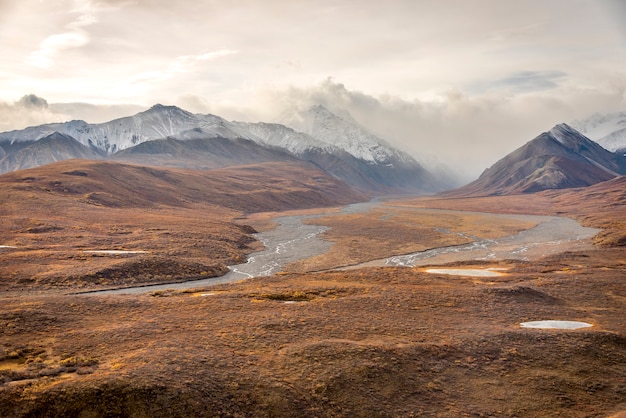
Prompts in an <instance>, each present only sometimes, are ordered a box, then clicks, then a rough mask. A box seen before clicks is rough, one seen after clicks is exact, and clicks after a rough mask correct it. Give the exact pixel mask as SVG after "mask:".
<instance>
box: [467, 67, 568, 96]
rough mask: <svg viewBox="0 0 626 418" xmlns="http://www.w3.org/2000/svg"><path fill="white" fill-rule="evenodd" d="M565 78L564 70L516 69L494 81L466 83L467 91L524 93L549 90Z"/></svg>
mask: <svg viewBox="0 0 626 418" xmlns="http://www.w3.org/2000/svg"><path fill="white" fill-rule="evenodd" d="M566 79H567V73H565V72H564V71H557V70H553V71H517V72H514V73H512V74H510V75H507V76H506V77H503V78H500V79H496V80H494V81H484V80H483V81H477V82H474V83H471V84H469V85H468V88H467V90H468V92H471V93H484V92H487V91H489V90H502V91H508V92H511V93H526V92H533V91H541V90H549V89H554V88H557V87H558V86H559V84H560V83H561V82H562V81H565V80H566Z"/></svg>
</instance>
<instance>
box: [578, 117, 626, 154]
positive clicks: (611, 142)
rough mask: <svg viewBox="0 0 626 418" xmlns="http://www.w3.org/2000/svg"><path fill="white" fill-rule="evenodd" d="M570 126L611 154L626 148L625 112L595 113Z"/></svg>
mask: <svg viewBox="0 0 626 418" xmlns="http://www.w3.org/2000/svg"><path fill="white" fill-rule="evenodd" d="M571 125H572V126H573V127H574V128H576V129H577V130H578V131H580V132H581V133H583V134H584V135H585V136H587V137H588V138H590V139H592V140H594V141H596V142H597V143H598V144H600V145H602V146H603V147H604V148H605V149H607V150H609V151H611V152H615V151H617V150H619V149H624V148H626V112H614V113H605V114H600V113H596V114H594V115H591V116H590V117H588V118H586V119H582V120H576V121H574V122H572V123H571Z"/></svg>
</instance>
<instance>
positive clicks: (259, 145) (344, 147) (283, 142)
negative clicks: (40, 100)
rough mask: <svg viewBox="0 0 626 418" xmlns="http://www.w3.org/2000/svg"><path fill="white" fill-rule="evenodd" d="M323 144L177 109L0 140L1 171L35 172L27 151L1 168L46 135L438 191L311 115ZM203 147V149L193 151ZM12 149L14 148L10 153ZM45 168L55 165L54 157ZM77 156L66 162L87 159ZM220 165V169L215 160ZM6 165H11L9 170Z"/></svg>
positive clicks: (102, 147) (164, 159) (396, 156)
mask: <svg viewBox="0 0 626 418" xmlns="http://www.w3.org/2000/svg"><path fill="white" fill-rule="evenodd" d="M311 112H313V113H314V114H315V115H317V116H315V117H317V118H318V119H320V115H322V116H321V120H322V122H324V123H326V125H324V123H322V124H320V123H316V125H315V126H316V130H317V131H318V132H322V138H321V139H320V138H318V137H315V136H312V135H310V134H307V133H304V132H298V131H297V130H295V129H292V128H290V127H287V126H284V125H280V124H268V123H256V124H255V123H247V122H228V121H226V120H225V119H223V118H221V117H219V116H215V115H210V114H209V115H200V114H193V113H191V112H188V111H186V110H183V109H180V108H178V107H176V106H164V105H161V104H157V105H154V106H152V107H151V108H149V109H147V110H145V111H143V112H140V113H137V114H136V115H133V116H128V117H124V118H118V119H114V120H112V121H109V122H105V123H101V124H93V125H92V124H88V123H86V122H84V121H69V122H64V123H57V124H47V125H39V126H35V127H29V128H26V129H24V130H21V131H10V132H4V133H0V149H2V153H3V154H4V156H3V157H2V159H1V160H0V164H1V163H2V162H5V164H4V165H3V166H2V167H3V169H2V171H4V172H6V171H12V170H13V169H21V168H27V167H32V166H37V165H41V164H43V163H45V159H44V158H43V157H42V158H39V159H38V160H37V161H30V163H28V161H29V158H28V156H27V153H28V151H24V153H23V155H22V157H21V158H23V159H24V160H25V161H24V162H21V163H20V162H19V161H16V160H18V158H17V157H14V158H13V159H11V160H8V159H7V158H8V156H9V154H13V153H14V151H15V150H13V148H15V149H17V148H20V147H21V148H28V147H29V146H30V145H31V144H33V143H36V142H38V141H40V140H41V139H42V138H43V137H45V135H49V134H50V133H51V131H52V132H59V133H60V134H63V135H66V136H69V137H72V138H74V139H75V140H76V141H77V142H78V143H80V144H82V145H83V146H84V147H86V148H88V149H90V150H92V151H93V152H96V153H97V154H98V156H97V157H98V158H111V159H113V160H120V161H126V162H134V163H138V164H151V165H157V166H175V167H187V168H197V169H211V168H217V167H224V166H227V165H237V164H249V163H260V162H268V161H292V160H293V159H294V158H296V159H300V160H304V161H307V162H310V163H312V164H314V165H316V166H318V167H319V168H321V169H322V170H324V171H326V172H327V173H329V174H331V175H333V176H335V177H336V178H339V179H341V180H344V181H346V182H347V183H348V184H350V185H351V186H353V187H357V188H360V189H366V190H371V191H376V192H379V193H403V192H410V193H424V192H434V191H439V190H442V189H444V188H445V187H446V186H447V184H446V183H445V181H444V180H442V179H439V178H438V177H437V176H435V175H432V174H431V173H430V172H428V170H426V169H425V168H424V167H422V166H421V164H419V162H417V160H415V159H414V158H412V157H411V156H409V155H408V154H406V153H403V152H402V151H399V150H396V149H394V148H393V147H392V146H391V145H389V144H388V143H387V142H386V141H384V140H382V139H380V138H378V137H376V136H374V135H373V134H370V133H368V132H367V131H366V130H365V129H364V128H362V127H360V126H358V125H356V122H354V121H352V122H350V121H346V120H345V119H342V118H340V117H338V116H336V115H334V114H332V113H331V112H330V111H328V110H327V109H325V108H323V107H321V106H317V107H314V108H312V110H311ZM200 143H202V144H203V147H199V146H198V144H200ZM13 144H17V145H13ZM48 154H49V156H48V159H49V161H48V162H54V161H58V160H59V157H58V156H55V155H54V150H49V151H48ZM86 155H87V151H85V150H76V155H74V156H71V155H68V156H66V157H67V158H86ZM220 158H221V159H222V161H219V159H220ZM9 162H10V163H9Z"/></svg>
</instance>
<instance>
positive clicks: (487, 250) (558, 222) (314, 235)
mask: <svg viewBox="0 0 626 418" xmlns="http://www.w3.org/2000/svg"><path fill="white" fill-rule="evenodd" d="M378 204H380V203H379V202H377V201H376V200H373V201H370V202H366V203H356V204H352V205H348V206H346V207H344V208H343V209H342V210H341V211H340V212H338V214H341V215H343V214H354V213H362V212H366V211H368V210H370V209H372V208H373V207H375V206H376V205H378ZM413 210H415V211H416V212H419V211H428V212H431V213H432V211H441V213H442V214H444V213H446V214H449V213H465V214H467V213H471V212H460V211H451V210H443V209H441V210H437V209H420V208H414V209H413ZM474 213H479V212H474ZM481 214H482V213H481ZM488 215H489V216H493V217H499V218H507V219H518V220H523V221H532V222H537V223H538V224H537V226H535V227H534V228H530V229H528V230H524V231H521V232H519V233H517V234H513V235H509V236H506V237H502V238H498V239H480V238H477V237H472V236H468V235H464V234H459V235H461V236H466V237H467V238H469V239H472V241H473V242H471V243H468V244H462V245H455V246H450V247H442V248H435V249H431V250H426V251H421V252H416V253H412V254H405V255H397V256H394V257H390V258H386V259H381V260H374V261H370V262H367V263H362V264H358V265H355V266H349V267H346V268H359V267H367V266H380V265H388V266H405V267H412V266H416V265H423V264H437V263H445V262H451V261H464V260H479V259H482V260H498V259H505V258H508V259H527V258H528V257H530V256H535V255H547V254H550V253H552V252H554V253H556V252H562V251H563V250H564V248H565V247H567V248H575V247H576V246H577V245H582V240H585V239H587V238H591V237H593V236H594V235H595V234H597V233H598V232H599V231H600V230H599V229H595V228H586V227H583V226H581V225H580V224H578V222H576V221H575V220H573V219H570V218H562V217H556V216H538V215H499V214H488ZM322 216H329V215H328V214H319V215H301V216H283V217H279V218H275V219H274V221H275V222H276V223H277V227H276V228H274V229H272V230H270V231H266V232H261V233H258V234H255V235H254V236H255V238H256V239H258V240H260V241H261V242H262V243H263V244H264V246H265V248H264V249H263V250H262V251H259V252H256V253H252V254H250V255H249V257H248V260H247V262H246V263H243V264H238V265H234V266H229V268H230V272H229V273H227V274H225V275H224V276H221V277H213V278H208V279H200V280H191V281H186V282H181V283H169V284H158V285H147V286H138V287H129V288H123V289H114V290H102V291H94V292H85V293H83V294H84V295H112V294H137V293H146V292H153V291H157V290H165V289H177V290H183V289H189V288H194V287H203V286H207V285H215V284H222V283H230V282H236V281H239V280H243V279H248V278H252V277H258V276H268V275H271V274H275V273H277V272H279V271H281V269H282V268H283V267H284V266H286V265H288V264H290V263H293V262H296V261H298V260H303V259H306V258H309V257H313V256H315V255H319V254H323V253H325V252H326V251H328V249H329V248H330V247H331V246H332V243H331V242H329V241H325V240H323V239H320V238H319V237H318V235H319V234H321V233H322V232H324V231H325V230H327V229H328V228H327V227H324V226H319V225H306V224H304V223H303V221H305V220H308V219H314V218H319V217H322ZM441 232H444V233H452V232H450V231H446V230H441Z"/></svg>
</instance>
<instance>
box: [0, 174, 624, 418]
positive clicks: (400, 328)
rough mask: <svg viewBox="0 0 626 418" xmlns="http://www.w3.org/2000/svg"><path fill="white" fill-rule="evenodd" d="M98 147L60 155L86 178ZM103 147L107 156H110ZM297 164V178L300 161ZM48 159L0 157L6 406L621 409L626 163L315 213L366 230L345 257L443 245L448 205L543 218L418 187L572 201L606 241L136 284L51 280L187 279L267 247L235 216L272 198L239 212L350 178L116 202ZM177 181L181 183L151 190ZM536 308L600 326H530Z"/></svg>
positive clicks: (576, 413)
mask: <svg viewBox="0 0 626 418" xmlns="http://www.w3.org/2000/svg"><path fill="white" fill-rule="evenodd" d="M75 163H76V162H75ZM64 164H70V163H64ZM80 164H82V163H80ZM90 164H92V163H89V164H87V165H85V166H82V167H81V168H80V169H77V168H72V169H70V168H67V169H66V168H64V169H63V171H62V172H66V171H67V172H73V174H66V175H68V176H74V177H72V178H82V179H84V178H85V177H86V178H90V176H92V174H91V172H89V171H87V170H88V169H90V168H94V167H96V166H92V165H90ZM97 164H100V163H97ZM106 164H110V163H106ZM59 167H60V166H59ZM97 167H98V168H97V169H95V168H94V170H95V171H94V173H93V176H95V175H96V174H95V172H98V173H99V172H100V170H105V169H106V168H107V167H113V166H111V165H105V166H104V168H102V167H101V166H97ZM115 167H116V168H115V170H126V169H128V170H131V172H134V173H137V171H132V170H134V168H130V169H129V168H127V167H128V166H115ZM43 169H44V168H42V170H43ZM285 169H286V170H292V171H291V172H289V173H290V174H289V175H292V176H295V177H293V178H295V179H297V178H300V177H297V176H298V175H300V173H298V171H299V170H301V168H298V167H291V168H290V167H286V168H285ZM78 172H80V173H86V174H87V175H83V174H77V173H78ZM220 172H221V170H216V171H214V172H211V173H210V175H208V176H209V177H211V176H214V177H213V178H214V180H215V181H216V182H217V183H219V182H220V181H222V182H223V181H225V179H226V178H227V177H226V176H227V175H228V173H232V174H233V175H234V172H233V171H227V172H222V176H223V177H220V175H219V174H220ZM244 172H245V170H244ZM252 172H254V174H253V175H250V176H248V177H247V178H246V179H245V181H243V180H242V182H243V183H246V184H248V183H250V184H256V186H254V187H269V186H268V184H269V185H271V184H272V183H271V181H272V179H273V178H274V177H273V176H276V177H279V172H280V167H276V166H272V165H270V166H263V167H260V168H259V167H255V168H254V169H253V170H252ZM20 173H21V174H20ZM32 173H35V174H37V175H35V174H32ZM38 173H42V172H38V171H29V172H27V171H23V172H18V173H16V174H15V175H18V176H19V175H21V176H23V177H19V178H18V177H11V180H10V181H8V180H6V179H7V178H8V177H4V176H0V181H4V183H2V185H1V186H2V188H1V189H0V190H1V192H0V196H2V199H3V200H2V201H1V202H0V211H2V213H1V215H2V216H3V221H4V220H5V219H8V220H10V222H9V223H7V224H6V225H8V226H6V227H5V224H4V223H3V227H2V230H1V231H0V245H12V246H16V247H18V248H5V249H0V251H2V256H3V264H2V265H1V266H0V277H1V278H2V283H3V286H4V287H3V290H7V289H10V291H4V292H3V293H2V294H0V306H1V308H0V416H6V417H25V416H49V417H52V416H54V417H75V416H86V417H107V416H133V417H146V416H150V417H166V416H167V417H183V416H184V417H186V416H230V417H235V416H350V417H352V416H363V417H372V416H380V417H387V416H437V417H463V416H468V417H472V416H473V417H481V416H483V417H487V416H497V417H539V416H559V415H560V416H568V417H590V416H607V415H611V414H614V413H618V412H620V411H625V410H626V383H625V382H626V380H625V378H624V377H625V376H626V334H624V329H626V312H625V309H624V306H625V302H626V251H625V247H624V246H619V245H620V244H621V242H622V241H621V240H622V238H620V237H623V236H624V235H623V234H624V230H625V228H624V223H623V222H624V221H623V220H624V219H626V217H624V215H625V213H624V210H625V209H624V207H625V206H626V205H624V203H626V202H625V201H624V195H625V192H624V190H625V187H624V184H625V183H624V182H623V181H621V180H614V181H612V182H607V183H605V184H603V185H598V186H594V187H592V188H587V189H581V190H568V191H561V192H542V193H539V194H536V195H525V196H508V197H498V198H481V199H447V200H446V199H432V198H430V199H419V200H405V201H403V202H394V205H393V206H386V207H382V208H380V209H378V210H376V211H372V212H370V213H367V214H361V215H346V216H343V215H342V216H337V217H330V216H328V217H326V218H323V219H317V220H314V222H316V223H317V222H318V221H320V222H324V223H326V224H328V225H331V226H332V227H333V230H331V231H330V232H329V233H328V234H327V236H328V237H330V238H332V239H333V240H335V246H336V249H337V248H348V249H351V250H349V251H352V252H348V253H347V254H346V255H345V256H344V255H341V254H339V253H337V255H336V256H335V259H336V261H332V260H331V261H332V262H337V263H345V262H346V261H350V260H361V259H366V258H369V257H373V256H376V255H377V254H386V252H388V251H389V252H390V251H396V250H399V251H405V250H406V251H412V248H413V247H411V246H416V247H420V246H428V245H433V244H434V243H435V242H436V240H438V239H440V238H446V237H444V236H443V235H446V234H443V235H439V233H440V232H438V231H437V230H436V229H434V228H441V227H442V225H444V224H445V228H447V229H449V230H450V231H458V232H464V233H471V234H472V235H477V236H482V237H488V236H492V237H493V236H500V235H505V234H510V233H511V232H513V231H516V230H517V229H519V228H524V227H527V226H528V225H522V224H512V223H509V222H508V221H507V222H502V223H500V224H497V223H495V222H494V220H493V219H491V218H490V217H489V216H482V215H474V214H466V215H464V216H463V215H458V214H457V215H454V216H450V217H445V216H444V217H441V216H440V215H435V214H434V213H432V212H423V213H422V212H420V211H416V210H414V208H415V207H443V208H449V209H466V210H475V211H481V212H497V213H529V212H530V213H537V214H540V213H542V214H561V215H567V216H572V217H576V218H577V219H580V220H581V221H583V222H584V223H586V224H588V225H593V226H600V225H603V226H605V227H607V228H609V229H607V230H606V231H604V232H603V234H602V235H601V236H600V238H599V239H598V242H599V243H600V242H601V243H603V244H604V245H609V244H610V245H612V247H605V248H602V249H597V250H591V251H585V252H576V253H563V254H558V255H556V256H550V257H544V258H541V259H535V260H532V261H530V262H526V261H502V262H494V263H490V262H487V261H476V260H474V261H471V262H466V263H457V264H456V265H457V266H459V265H463V266H466V267H469V266H472V267H477V268H487V267H496V268H504V269H507V270H506V271H505V273H506V274H503V275H501V276H497V277H485V278H480V277H465V276H447V275H439V274H428V273H426V272H424V271H423V269H422V268H413V269H410V268H366V269H358V270H351V271H329V272H318V273H281V274H278V275H274V276H271V277H262V278H256V279H251V280H247V281H243V282H240V283H235V284H230V285H218V286H213V287H210V288H204V289H192V290H188V291H174V290H165V291H158V292H152V293H148V294H144V295H138V296H130V295H119V296H85V295H82V296H79V295H67V294H62V293H61V292H59V291H50V290H46V289H49V288H50V287H52V286H59V285H62V286H66V287H65V292H66V293H67V292H69V291H70V290H71V289H75V288H79V287H94V286H102V285H118V284H120V283H125V284H128V283H132V282H144V281H150V280H155V281H156V280H158V281H162V280H166V281H167V280H176V279H177V277H178V276H176V274H179V272H182V273H180V275H181V276H182V275H187V276H189V275H202V274H203V271H206V274H218V273H219V271H217V270H208V269H209V268H215V269H219V268H220V265H223V263H225V262H228V261H229V260H234V259H237V258H238V257H239V258H241V257H243V256H245V254H246V253H247V252H249V251H251V250H252V249H253V248H254V245H255V244H254V243H253V242H252V241H251V239H250V233H251V232H252V229H251V227H245V226H242V225H240V224H238V223H237V222H247V223H253V224H254V225H255V226H257V227H259V226H260V227H263V228H266V227H268V218H267V216H261V215H254V216H250V217H248V219H246V220H243V218H244V212H245V211H253V210H256V209H255V208H258V207H260V206H266V207H267V206H270V205H271V204H272V203H274V204H276V207H274V208H273V209H272V210H280V209H281V208H284V209H287V208H289V209H295V208H300V207H305V206H307V204H308V205H309V206H310V207H312V206H316V204H315V203H320V202H331V201H335V202H337V203H340V202H341V199H340V198H339V196H340V195H341V193H340V189H339V188H337V189H333V187H334V186H332V182H329V183H326V184H327V185H328V186H329V189H328V190H336V191H337V193H338V194H337V195H335V197H334V198H332V199H330V200H324V199H325V198H324V199H323V198H319V200H315V198H314V196H317V194H316V192H315V190H317V189H315V184H317V183H318V181H316V180H311V182H308V183H307V182H306V181H304V182H300V183H297V185H296V184H295V183H292V182H289V181H287V180H284V179H283V180H278V179H277V180H276V181H277V184H278V186H277V187H276V190H274V192H272V193H273V194H269V195H268V196H271V197H269V198H268V200H265V199H264V198H263V196H264V195H263V194H262V193H260V194H256V193H254V192H253V191H249V190H248V189H247V188H246V187H247V186H245V187H244V186H242V187H241V188H239V189H234V190H235V192H233V194H232V195H227V193H226V192H224V193H223V194H220V193H216V197H213V196H212V195H211V194H210V193H207V194H205V198H203V199H206V200H202V201H195V200H192V201H189V200H186V199H187V198H185V199H181V198H180V196H183V195H185V193H188V192H189V193H191V188H190V184H196V185H198V186H199V185H200V183H193V182H192V183H185V182H182V183H179V184H178V185H177V186H176V187H174V186H172V188H171V191H172V192H171V194H168V192H167V190H170V189H169V188H168V187H169V186H167V184H165V185H163V187H164V190H165V192H164V196H163V197H158V198H157V197H154V198H149V199H146V198H144V197H142V196H146V195H145V194H143V192H142V193H138V195H137V196H134V195H127V198H128V201H129V202H132V204H131V203H129V205H128V207H125V206H124V205H122V207H114V205H113V203H112V202H114V201H115V199H118V198H119V196H120V195H122V190H120V191H119V192H113V193H111V192H109V191H106V190H104V189H98V191H94V190H91V191H90V192H89V193H94V192H102V193H110V196H111V198H110V199H112V200H107V201H108V202H109V203H108V204H109V206H102V205H101V204H102V201H103V200H100V201H99V202H100V203H99V204H93V203H90V202H89V199H85V198H84V196H85V193H87V192H86V191H83V190H82V189H80V190H81V191H80V192H79V193H78V192H76V193H74V192H71V190H74V187H76V188H80V187H82V183H81V182H80V181H79V182H78V183H76V184H73V183H71V182H70V183H67V184H66V183H63V182H64V181H65V180H64V179H65V177H63V176H61V175H60V174H58V173H57V174H54V176H58V177H59V178H61V179H62V180H60V181H61V182H62V184H61V185H58V186H55V185H54V183H50V182H51V181H52V182H54V181H58V180H53V179H51V178H50V177H46V176H48V175H52V174H45V173H44V174H38ZM159 173H161V171H159ZM38 175H39V176H41V177H38ZM167 175H168V176H174V177H176V176H179V175H181V176H182V175H184V173H183V171H167ZM196 175H198V176H200V174H194V176H196ZM302 175H305V176H306V175H308V174H306V173H305V174H302ZM20 178H21V179H22V180H24V179H26V180H24V181H23V182H22V183H20V182H19V179H20ZM28 178H30V180H28ZM141 178H143V179H144V180H146V179H148V178H149V179H150V181H153V182H158V181H159V180H157V179H156V177H154V176H152V175H150V177H141ZM176 178H178V177H176ZM196 178H199V177H196ZM168 181H169V180H168ZM198 181H199V180H198ZM202 181H203V182H204V181H210V180H209V179H206V180H202ZM233 181H234V180H233ZM255 181H256V182H257V183H254V182H255ZM320 181H322V183H323V182H327V181H329V180H328V179H320ZM29 182H30V183H29ZM285 182H286V183H285ZM24 183H25V184H24ZM302 184H306V185H307V186H306V187H305V186H302ZM68 186H69V187H68ZM54 187H57V189H55V188H54ZM120 187H121V186H120ZM337 187H338V186H337ZM46 188H48V189H49V190H46ZM64 188H65V189H67V190H68V191H67V192H66V191H65V189H64ZM177 188H181V189H182V191H181V193H180V194H178V192H177ZM307 188H309V189H308V190H309V192H310V193H309V194H308V196H309V197H310V198H311V199H313V200H311V201H308V200H307V192H306V190H307ZM237 190H238V192H237ZM146 193H147V194H149V193H150V192H149V191H148V190H146ZM320 193H321V194H322V195H324V196H328V194H326V192H325V191H324V192H320ZM329 193H330V192H329ZM346 193H347V192H346ZM277 195H279V196H282V197H281V198H280V199H278V203H276V202H277V201H276V200H274V199H275V197H276V196H277ZM91 196H92V197H93V195H91ZM103 196H104V194H103ZM168 196H170V197H168ZM190 196H198V195H197V194H193V193H191V195H190ZM253 197H255V198H254V199H253ZM256 197H258V198H259V199H260V200H255V199H256ZM353 197H354V196H352V197H350V198H353ZM170 198H172V199H178V200H173V201H171V200H168V201H167V202H166V201H165V200H162V201H159V203H158V204H152V203H151V199H170ZM214 198H215V199H218V198H219V199H221V200H220V202H234V203H233V207H225V206H220V204H222V203H220V202H217V201H215V200H211V199H214ZM283 198H284V200H283ZM345 199H346V200H348V199H349V198H348V196H347V194H346V195H345ZM259 202H260V203H259ZM42 203H45V205H41V204H42ZM133 205H134V206H133ZM235 205H241V206H240V209H238V210H236V209H234V206H235ZM320 205H321V204H320ZM417 213H420V215H419V216H418V215H417ZM350 225H352V227H351V226H350ZM454 239H457V238H454ZM353 241H359V243H358V244H359V245H354V246H351V243H352V242H353ZM377 243H378V244H377ZM105 247H106V248H105ZM358 248H362V249H363V253H362V254H361V253H359V251H357V250H358ZM84 249H90V250H93V249H128V250H145V251H148V253H147V254H118V255H103V254H91V253H82V252H81V251H82V250H84ZM27 250H28V251H27ZM377 250H378V251H377ZM335 251H336V250H335ZM5 261H7V263H6V264H5V263H4V262H5ZM331 261H328V260H326V261H325V262H326V263H329V264H330V263H331ZM220 263H221V264H220ZM449 266H450V267H452V266H453V265H449ZM202 269H207V270H202ZM174 276H176V277H174ZM20 288H24V289H28V290H29V291H28V292H20V291H17V290H18V289H20ZM540 319H567V320H578V321H585V322H589V323H591V324H593V327H591V328H586V329H582V330H574V331H567V330H536V329H535V330H533V329H523V328H520V326H519V323H520V322H523V321H531V320H540Z"/></svg>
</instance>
